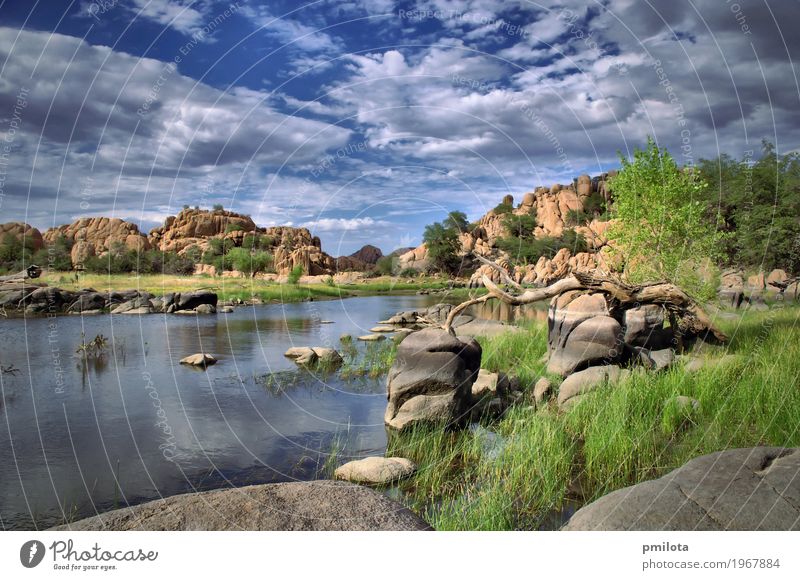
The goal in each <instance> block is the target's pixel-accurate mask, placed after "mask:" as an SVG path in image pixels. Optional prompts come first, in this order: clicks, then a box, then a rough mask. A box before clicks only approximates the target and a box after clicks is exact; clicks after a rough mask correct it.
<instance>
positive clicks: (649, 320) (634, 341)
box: [623, 304, 673, 350]
mask: <svg viewBox="0 0 800 580" xmlns="http://www.w3.org/2000/svg"><path fill="white" fill-rule="evenodd" d="M664 315H665V312H664V307H663V306H661V305H660V304H643V305H641V306H636V307H634V308H629V309H627V310H625V313H624V315H623V326H624V329H625V335H624V337H623V339H624V340H625V344H627V345H628V346H643V347H646V348H649V349H653V350H659V349H662V348H667V347H669V346H670V345H671V344H672V339H673V333H672V330H671V329H670V328H664V319H665V316H664Z"/></svg>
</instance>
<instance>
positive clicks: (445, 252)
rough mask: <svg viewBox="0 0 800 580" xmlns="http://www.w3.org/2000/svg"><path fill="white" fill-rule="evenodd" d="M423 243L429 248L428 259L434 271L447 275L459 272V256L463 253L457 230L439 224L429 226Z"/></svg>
mask: <svg viewBox="0 0 800 580" xmlns="http://www.w3.org/2000/svg"><path fill="white" fill-rule="evenodd" d="M422 241H424V242H425V245H426V246H427V248H428V259H429V260H430V263H431V266H432V267H433V269H435V270H438V271H439V272H446V273H454V272H455V271H456V270H458V268H459V266H460V264H461V258H460V257H459V255H458V253H459V252H460V251H461V242H460V241H459V238H458V230H457V229H455V228H452V227H447V226H446V225H444V224H443V223H439V222H436V223H433V224H430V225H427V226H425V232H424V233H423V235H422Z"/></svg>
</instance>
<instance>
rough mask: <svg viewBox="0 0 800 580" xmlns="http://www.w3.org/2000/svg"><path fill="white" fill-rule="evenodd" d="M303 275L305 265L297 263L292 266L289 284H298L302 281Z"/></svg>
mask: <svg viewBox="0 0 800 580" xmlns="http://www.w3.org/2000/svg"><path fill="white" fill-rule="evenodd" d="M302 275H303V267H302V266H301V265H299V264H298V265H297V266H295V267H294V268H292V271H291V272H289V279H288V280H287V282H288V283H289V284H297V283H298V282H299V281H300V277H301V276H302Z"/></svg>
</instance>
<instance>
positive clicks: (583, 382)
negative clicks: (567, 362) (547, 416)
mask: <svg viewBox="0 0 800 580" xmlns="http://www.w3.org/2000/svg"><path fill="white" fill-rule="evenodd" d="M629 374H630V371H629V370H627V369H621V368H619V367H618V366H617V365H602V366H596V367H589V368H588V369H584V370H582V371H579V372H577V373H573V374H571V375H570V376H568V377H567V378H566V379H564V382H563V383H561V386H560V387H559V389H558V406H559V407H561V408H562V409H565V408H569V407H570V406H571V405H574V404H575V403H577V402H578V401H579V400H580V399H581V397H582V396H583V395H585V394H586V393H589V392H591V391H593V390H595V389H597V388H598V387H602V386H603V385H606V384H613V383H616V382H618V381H620V380H622V379H624V378H626V377H627V376H628V375H629Z"/></svg>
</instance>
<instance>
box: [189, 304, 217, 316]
mask: <svg viewBox="0 0 800 580" xmlns="http://www.w3.org/2000/svg"><path fill="white" fill-rule="evenodd" d="M194 311H195V312H196V313H197V314H216V313H217V307H216V306H214V305H213V304H200V305H198V306H197V307H196V308H195V309H194Z"/></svg>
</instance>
